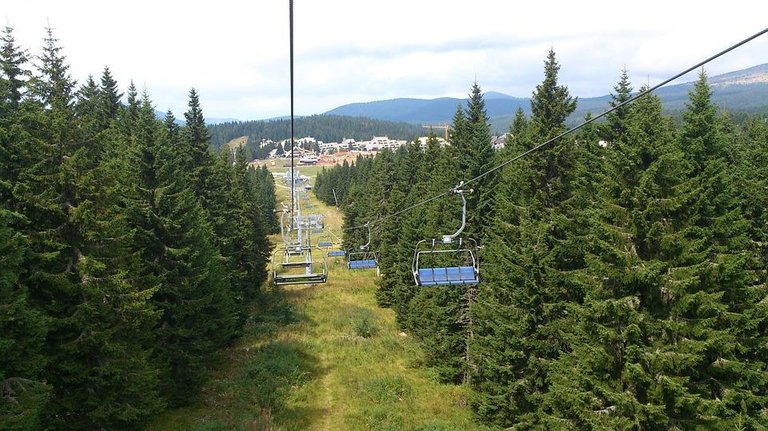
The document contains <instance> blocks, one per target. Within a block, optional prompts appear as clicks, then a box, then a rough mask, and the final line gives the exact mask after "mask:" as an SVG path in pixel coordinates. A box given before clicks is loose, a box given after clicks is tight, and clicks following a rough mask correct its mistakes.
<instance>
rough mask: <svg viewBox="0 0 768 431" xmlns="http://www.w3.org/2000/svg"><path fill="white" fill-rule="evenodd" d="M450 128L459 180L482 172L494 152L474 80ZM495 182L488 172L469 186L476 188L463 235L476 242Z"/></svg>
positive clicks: (482, 231) (480, 236) (481, 233)
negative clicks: (461, 109)
mask: <svg viewBox="0 0 768 431" xmlns="http://www.w3.org/2000/svg"><path fill="white" fill-rule="evenodd" d="M459 111H460V109H459ZM453 130H455V133H454V134H453V135H452V136H451V147H450V148H451V150H452V154H453V157H454V159H455V160H456V162H457V166H456V169H457V172H458V177H459V178H460V180H465V181H469V180H472V179H475V178H477V177H479V176H480V175H481V174H485V173H486V171H488V170H489V169H490V168H491V167H492V165H493V158H494V153H493V147H492V146H491V132H490V130H491V127H490V124H489V122H488V114H487V113H486V110H485V101H484V100H483V95H482V92H481V90H480V86H479V85H478V83H477V82H475V83H474V84H473V85H472V89H471V92H470V95H469V105H468V106H467V108H466V110H465V111H464V112H463V114H461V113H460V112H457V113H456V115H455V116H454V124H453ZM494 184H495V175H493V174H491V175H484V176H483V177H481V178H478V179H476V180H475V181H474V182H473V183H472V184H471V185H468V187H471V188H474V189H475V193H471V194H469V195H468V196H467V229H466V232H467V233H466V236H467V237H471V238H475V239H476V240H477V241H479V242H482V239H483V237H484V235H485V229H486V227H487V225H488V222H489V218H488V217H489V216H488V215H489V213H490V211H489V210H490V206H491V202H492V200H493V198H492V195H493V189H494Z"/></svg>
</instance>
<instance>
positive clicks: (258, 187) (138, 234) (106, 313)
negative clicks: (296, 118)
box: [0, 26, 276, 430]
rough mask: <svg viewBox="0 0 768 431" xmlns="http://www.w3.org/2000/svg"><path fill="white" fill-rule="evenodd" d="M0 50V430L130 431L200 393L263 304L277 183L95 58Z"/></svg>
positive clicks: (190, 114)
mask: <svg viewBox="0 0 768 431" xmlns="http://www.w3.org/2000/svg"><path fill="white" fill-rule="evenodd" d="M2 44H3V45H2V50H1V51H0V66H2V74H0V429H3V430H41V429H56V430H62V429H78V430H80V429H82V430H85V429H88V430H96V429H140V428H142V427H143V425H144V424H146V423H147V422H148V421H149V420H150V419H151V418H152V417H153V416H154V415H155V414H157V413H158V412H160V411H162V410H163V409H165V408H166V407H169V406H178V405H184V404H185V403H187V402H189V401H190V400H192V399H194V398H195V397H196V395H197V392H198V390H199V388H200V387H201V385H202V384H203V382H204V381H205V380H206V379H207V375H208V367H209V365H210V364H211V363H212V362H213V361H214V360H215V358H216V351H217V350H218V349H219V348H221V347H222V346H224V345H226V344H227V343H229V342H230V341H231V340H233V339H234V338H236V337H237V336H238V334H239V332H240V329H241V328H242V326H243V324H244V321H245V318H246V314H247V311H248V309H249V305H250V304H252V303H253V301H255V300H257V299H258V298H259V297H260V292H259V289H260V285H261V284H262V282H263V281H264V280H265V278H266V270H265V269H266V268H265V267H266V263H267V261H268V257H269V253H270V249H271V246H270V244H269V242H268V240H267V236H266V235H267V234H268V233H270V232H272V231H274V230H275V228H276V225H275V220H274V206H275V197H274V196H275V194H274V192H275V191H274V183H273V179H272V175H271V174H270V173H269V172H268V171H266V169H259V170H253V169H248V167H247V164H246V162H245V158H244V156H243V154H242V152H241V153H240V154H238V155H237V157H236V158H235V159H230V158H229V157H228V155H227V154H220V155H217V154H214V153H212V152H210V151H209V146H210V136H209V133H208V131H207V129H206V127H205V123H204V118H203V114H202V111H201V108H200V104H199V99H198V95H197V93H196V92H195V90H194V89H193V90H191V91H190V93H189V109H188V111H187V112H185V113H184V117H185V119H186V126H185V127H178V126H177V125H176V123H175V121H174V117H173V114H172V113H170V112H169V113H168V115H167V118H166V120H165V122H162V121H158V120H157V119H156V118H155V113H154V112H155V111H154V107H153V105H152V101H151V100H150V96H149V94H147V93H146V92H145V93H143V94H138V93H137V91H136V88H135V87H134V85H133V84H132V83H131V84H130V86H129V89H128V92H127V94H126V95H125V96H126V99H127V103H125V104H123V103H121V100H122V98H123V96H124V95H123V94H121V93H120V92H119V91H118V83H117V82H116V81H115V80H114V78H113V77H112V74H111V72H110V70H109V69H108V68H105V69H104V70H103V72H102V73H101V77H100V79H98V80H94V79H93V78H89V79H88V80H87V81H86V82H83V83H76V82H75V81H74V80H73V79H72V78H71V76H70V73H69V65H68V64H67V62H66V57H65V55H64V54H63V52H64V51H63V48H62V47H61V46H60V45H59V43H58V41H57V39H56V38H55V37H54V35H53V32H52V30H51V29H50V28H49V29H47V32H46V36H45V41H44V46H43V47H42V50H41V55H39V56H37V57H35V60H34V61H33V60H32V58H33V57H32V56H31V55H30V54H29V53H28V52H27V51H26V50H24V49H21V48H20V47H19V46H17V44H16V43H15V39H14V35H13V29H12V28H10V27H7V26H6V27H5V28H4V30H3V37H2Z"/></svg>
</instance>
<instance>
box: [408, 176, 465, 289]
mask: <svg viewBox="0 0 768 431" xmlns="http://www.w3.org/2000/svg"><path fill="white" fill-rule="evenodd" d="M463 184H464V182H463V181H462V183H461V184H459V185H458V186H456V187H455V188H453V189H451V192H452V193H454V194H458V195H459V196H461V201H462V215H461V227H459V230H457V231H456V232H454V233H453V234H451V235H443V237H442V238H441V239H440V240H437V239H424V240H421V241H419V242H418V243H417V244H416V249H415V251H414V254H413V263H412V271H413V279H414V280H415V282H416V285H417V286H453V285H475V284H478V283H479V282H480V266H479V265H480V264H479V260H478V258H477V255H476V251H477V242H476V241H475V240H474V239H472V238H460V237H459V235H461V233H462V232H463V231H464V227H465V226H466V220H467V200H466V198H465V197H464V193H467V192H469V193H471V192H472V190H469V191H465V190H461V189H460V187H461V186H462V185H463Z"/></svg>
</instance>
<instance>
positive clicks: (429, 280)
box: [413, 239, 480, 286]
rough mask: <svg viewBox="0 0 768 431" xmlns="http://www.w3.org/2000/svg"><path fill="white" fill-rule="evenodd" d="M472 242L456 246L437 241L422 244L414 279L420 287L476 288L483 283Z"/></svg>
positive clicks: (462, 240) (417, 250)
mask: <svg viewBox="0 0 768 431" xmlns="http://www.w3.org/2000/svg"><path fill="white" fill-rule="evenodd" d="M476 249H477V245H476V243H475V242H474V241H473V240H471V239H458V240H457V241H456V243H449V244H445V243H441V242H438V241H435V240H431V241H428V240H424V241H420V242H419V244H418V245H417V249H416V252H415V253H414V257H413V278H414V280H415V282H416V285H417V286H454V285H474V284H478V283H479V282H480V272H479V265H478V261H477V257H476V256H475V251H476Z"/></svg>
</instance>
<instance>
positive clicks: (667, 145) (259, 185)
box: [0, 26, 768, 430]
mask: <svg viewBox="0 0 768 431" xmlns="http://www.w3.org/2000/svg"><path fill="white" fill-rule="evenodd" d="M0 49H1V51H0V66H2V73H0V429H2V430H122V429H126V430H131V429H147V428H148V427H149V426H150V424H151V423H152V421H153V420H154V418H156V417H157V416H158V415H160V414H162V413H163V412H166V411H171V410H173V409H177V408H183V407H184V406H188V405H191V404H193V403H195V402H197V400H198V395H199V394H200V392H201V391H202V390H203V388H204V387H205V385H206V383H207V382H208V381H209V379H210V378H211V373H212V372H211V370H212V369H215V368H216V367H217V366H219V363H218V362H219V360H220V357H219V356H218V355H217V352H220V351H222V350H223V349H226V348H228V346H231V345H233V343H235V342H236V341H237V340H238V339H239V338H240V337H241V336H242V334H243V333H244V331H245V330H246V329H245V328H247V327H248V325H249V322H252V321H253V319H254V318H258V316H256V317H254V313H258V310H261V309H264V308H268V307H266V306H265V303H267V302H269V301H271V300H272V299H273V298H275V296H274V294H273V293H272V292H271V291H273V290H275V289H281V287H280V286H277V287H273V286H270V283H269V278H270V273H269V271H268V269H269V267H270V265H269V263H270V256H271V255H272V252H273V249H274V244H273V242H274V239H272V238H274V237H275V236H274V234H276V233H279V232H280V231H281V225H280V223H281V222H280V220H279V219H278V216H277V215H276V214H277V212H276V208H277V207H278V206H279V203H278V198H277V195H278V193H279V191H278V190H277V186H276V184H275V181H274V179H273V175H272V172H270V171H269V170H268V169H267V168H266V167H261V168H254V167H252V166H250V165H249V163H248V162H250V160H247V158H246V156H245V152H244V151H240V152H237V151H235V152H234V153H233V152H230V151H220V150H217V149H215V147H216V146H213V145H212V142H211V134H210V132H209V130H208V129H207V127H206V124H205V120H204V115H203V111H202V107H201V103H200V95H198V94H197V92H196V91H195V90H194V89H192V90H190V91H189V103H188V110H187V111H186V112H184V113H183V117H184V120H185V121H184V124H183V125H180V123H179V122H177V121H176V118H175V117H174V114H173V113H172V112H170V111H169V112H168V113H167V114H166V116H165V118H164V119H158V118H157V117H156V115H155V107H154V106H153V103H152V100H151V96H150V95H149V94H147V92H146V91H143V92H140V91H139V90H138V89H137V88H136V87H135V85H134V84H133V83H129V85H128V86H127V88H128V89H127V91H126V92H125V94H123V93H121V92H120V91H119V87H120V84H119V83H118V82H116V80H115V79H114V78H113V75H112V72H111V71H110V69H109V68H104V69H103V71H101V73H100V76H98V77H91V78H89V79H88V80H86V81H85V82H82V83H78V82H76V81H74V80H73V79H72V77H71V75H70V72H69V65H68V63H67V60H66V56H65V55H64V52H63V48H62V46H61V44H60V43H59V41H58V40H57V39H56V37H55V35H54V34H53V31H52V30H51V29H47V31H46V37H45V39H44V45H43V46H42V50H41V53H42V54H41V55H40V56H38V57H35V58H33V57H32V56H31V55H30V54H29V52H28V51H27V50H25V49H22V48H21V47H19V46H18V45H17V44H16V42H15V39H14V34H13V28H11V27H8V26H6V27H5V28H4V30H3V32H2V48H0ZM544 54H546V55H545V56H544V61H543V65H544V67H543V78H542V80H541V83H540V84H539V85H538V86H537V87H536V88H535V90H534V91H533V95H532V99H531V115H529V116H528V115H526V114H524V113H523V111H522V110H519V111H518V113H517V115H516V117H515V118H514V121H513V123H512V124H510V126H509V134H508V138H507V140H506V144H505V146H504V148H500V149H495V148H494V147H492V145H491V132H490V126H489V119H488V117H487V114H486V111H485V104H484V100H483V92H482V89H481V86H480V84H479V83H477V82H475V83H474V84H473V85H471V87H470V88H469V104H468V106H467V107H466V108H462V107H461V106H459V107H457V110H456V112H455V114H454V117H453V120H452V123H451V125H450V126H451V127H450V137H449V145H446V146H441V145H440V144H439V143H438V139H437V137H436V136H435V135H431V136H430V138H429V139H428V141H427V145H426V147H422V146H420V145H419V142H418V141H416V142H413V143H412V144H409V145H408V146H406V147H401V148H400V149H397V150H394V151H393V150H383V151H381V152H379V153H378V155H376V156H375V157H368V158H364V157H358V158H357V159H356V160H355V162H354V163H346V162H345V163H344V164H342V165H336V166H334V167H327V168H323V169H322V170H320V171H319V172H318V173H317V175H316V177H315V178H314V183H313V187H312V189H313V193H314V194H315V197H316V198H317V199H319V201H321V202H322V203H324V204H325V205H327V206H329V207H337V208H338V210H339V211H341V213H342V215H343V229H342V230H341V231H342V233H343V235H341V236H342V241H343V246H340V248H341V249H343V250H354V249H358V248H359V246H360V244H366V242H368V243H369V248H370V250H375V251H376V253H377V260H378V262H377V265H378V268H379V270H380V277H376V278H375V280H376V281H375V283H376V289H375V301H376V304H377V305H378V307H380V308H383V309H387V310H392V312H393V313H394V316H395V319H396V325H397V330H398V332H400V331H402V334H403V336H405V334H407V336H408V337H412V338H413V339H415V340H417V342H418V345H419V348H420V349H421V351H423V357H424V358H425V359H424V361H423V363H419V364H416V365H414V366H415V367H423V368H427V369H429V370H430V372H431V373H433V374H432V375H433V376H434V378H435V379H436V380H437V381H439V382H440V383H441V384H444V385H451V386H461V387H464V388H467V393H468V397H467V403H466V404H467V408H468V409H469V410H470V411H471V413H472V417H473V418H474V420H476V421H477V423H478V424H480V425H481V426H482V427H483V428H482V429H520V430H527V429H545V430H561V429H562V430H710V429H713V430H760V429H766V428H768V407H766V406H767V405H768V368H767V367H768V284H766V283H767V282H768V271H767V270H766V265H767V264H768V212H766V208H768V122H767V121H766V118H765V116H764V115H758V114H755V115H754V116H751V117H746V118H741V119H739V121H736V120H734V119H733V118H732V117H730V116H729V114H728V112H724V111H723V110H721V109H719V108H718V107H717V106H715V105H714V104H713V103H712V101H711V99H710V96H711V88H710V85H709V84H708V81H707V74H706V71H705V70H703V69H702V70H700V72H699V74H698V79H697V80H696V82H695V85H693V86H692V87H691V91H690V95H689V102H688V104H687V105H686V108H685V110H684V111H683V112H682V113H681V114H680V115H679V116H676V117H674V118H673V117H672V116H670V115H668V114H666V113H665V112H664V111H663V109H662V104H661V102H660V100H659V98H658V97H657V96H655V95H654V94H653V93H651V94H648V95H647V96H644V97H642V98H638V99H637V100H635V101H633V102H632V103H628V104H624V102H626V101H628V100H630V98H631V97H632V96H633V95H635V94H637V93H638V92H639V91H643V90H644V88H635V86H634V85H633V83H631V82H630V81H629V77H628V76H629V75H628V72H627V71H626V70H624V71H617V80H616V84H615V85H614V87H613V92H612V101H611V106H614V107H619V108H618V109H616V110H615V111H613V112H611V113H610V114H608V115H607V116H606V117H605V118H604V119H602V120H601V121H596V122H592V123H589V124H588V125H586V126H585V127H582V128H580V129H579V130H578V131H576V132H574V133H572V134H568V135H565V136H564V137H562V138H560V139H557V140H554V141H553V142H552V144H551V145H548V146H546V147H543V148H541V149H539V150H537V151H532V152H530V153H528V154H526V155H525V156H524V157H519V155H521V154H523V153H525V152H526V151H528V150H531V149H532V148H534V147H536V146H537V145H539V144H541V143H542V142H546V141H548V140H550V139H551V138H553V137H556V136H559V135H561V134H562V133H563V132H565V131H566V130H567V127H566V118H567V117H568V116H569V115H570V114H571V113H572V112H573V111H574V110H575V109H576V106H577V104H578V99H577V98H576V97H574V96H572V95H571V94H570V92H569V90H568V88H567V87H566V86H564V85H563V84H561V83H560V82H559V80H558V73H559V71H560V68H561V65H560V63H559V62H558V60H557V58H556V55H555V52H554V50H550V51H549V52H548V53H544ZM565 67H567V65H565ZM459 188H460V189H461V190H463V191H464V194H462V195H461V196H457V193H453V192H454V191H456V190H458V189H459ZM463 199H466V200H465V208H466V209H465V211H464V210H463V208H462V204H463V202H462V200H463ZM464 219H465V220H464ZM464 222H465V223H464ZM460 226H464V229H463V231H461V234H460V237H461V238H463V239H465V240H466V242H464V243H463V244H465V246H466V247H467V248H470V247H471V251H472V252H473V255H472V257H473V258H474V259H476V262H479V263H477V266H478V268H479V272H478V274H479V282H478V283H456V284H451V285H422V286H419V285H417V283H416V282H415V280H414V276H415V274H414V272H415V271H414V256H415V249H416V246H417V244H418V243H419V242H420V241H422V240H431V239H433V238H437V239H438V240H437V241H438V242H439V241H440V238H441V237H442V236H444V235H450V234H452V233H454V232H456V231H457V229H459V228H460ZM270 235H272V237H270ZM470 239H471V240H474V243H476V246H475V244H474V243H472V242H470V241H469V240H470ZM469 244H472V245H471V246H470V245H469ZM458 248H460V247H458ZM458 248H457V249H456V250H455V251H456V253H453V254H452V253H445V254H443V255H441V256H438V257H437V263H436V265H438V266H446V265H449V264H448V263H447V262H448V261H450V260H451V259H453V258H455V257H456V256H455V255H458V254H459V250H458ZM342 267H343V268H342V269H343V270H344V271H347V267H346V266H344V265H342ZM333 276H334V274H333V272H330V273H329V274H328V280H329V283H328V284H327V285H320V286H319V287H318V289H320V290H322V289H325V288H327V289H332V288H333V287H332V285H331V280H332V278H333ZM364 329H365V328H364ZM374 329H375V328H374ZM375 332H376V331H375V330H370V331H367V332H364V333H362V335H361V339H362V338H367V337H368V336H373V335H375ZM360 349H364V347H360ZM265 352H267V354H269V351H266V350H265ZM278 353H279V352H277V353H275V355H277V354H278ZM265 357H266V356H265ZM253 370H258V373H257V374H253V375H256V376H257V377H258V378H254V383H253V384H254V385H265V384H267V383H268V381H269V379H270V378H271V377H270V376H271V375H272V374H270V372H271V371H270V370H271V368H269V367H266V366H265V367H262V368H258V364H256V365H254V368H253ZM252 372H253V373H256V372H255V371H252ZM302 378H309V377H306V376H305V377H302ZM265 381H266V383H265ZM265 387H269V386H265ZM414 392H416V391H414ZM397 396H398V397H403V396H408V393H407V391H402V393H398V395H397ZM255 400H256V401H252V402H253V403H258V402H259V401H258V400H259V398H258V397H256V398H255ZM262 407H264V406H258V405H255V406H254V407H253V409H254V411H261V412H262V415H263V416H264V415H266V414H265V413H264V411H265V410H264V409H263V408H262ZM331 408H335V409H338V408H343V407H340V406H332V407H331ZM275 409H277V407H275ZM275 412H276V413H274V414H278V413H279V412H277V411H276V410H275ZM269 414H272V413H269ZM486 427H487V428H486ZM199 429H201V430H202V429H207V430H212V429H217V430H218V429H264V430H267V429H270V430H271V429H301V428H300V427H298V426H297V427H290V426H285V427H281V426H278V425H274V426H272V425H269V426H267V425H265V426H262V427H258V426H256V425H250V426H248V425H243V424H241V425H236V426H235V425H233V426H227V427H224V426H222V427H220V428H213V427H208V428H205V427H202V426H201V427H200V428H199ZM348 429H355V427H354V426H352V425H350V426H349V428H348ZM357 429H360V428H357ZM370 429H374V427H373V426H371V428H370ZM376 429H379V428H376ZM380 429H384V428H380ZM386 429H399V428H396V427H390V428H386ZM407 429H421V430H427V429H430V430H437V429H441V430H443V429H445V430H448V429H451V430H452V429H460V428H456V427H455V426H453V427H452V426H450V424H444V426H443V425H441V426H438V425H434V426H431V427H427V426H422V427H420V428H407Z"/></svg>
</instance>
